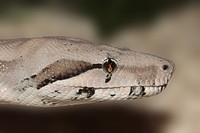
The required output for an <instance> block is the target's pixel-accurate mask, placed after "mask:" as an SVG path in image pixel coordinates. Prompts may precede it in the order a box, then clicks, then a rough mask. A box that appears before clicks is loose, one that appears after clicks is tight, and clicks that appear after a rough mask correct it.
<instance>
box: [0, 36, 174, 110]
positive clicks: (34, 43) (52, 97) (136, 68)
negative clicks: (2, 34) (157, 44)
mask: <svg viewBox="0 0 200 133" xmlns="http://www.w3.org/2000/svg"><path fill="white" fill-rule="evenodd" d="M173 71H174V64H173V63H172V62H171V61H169V60H166V59H164V58H160V57H158V56H155V55H151V54H146V53H141V52H136V51H131V50H127V49H120V48H115V47H111V46H108V45H103V44H98V43H94V42H90V41H87V40H83V39H76V38H68V37H42V38H25V39H11V40H0V101H1V103H5V104H8V103H9V104H19V105H27V106H40V107H47V106H65V105H72V104H81V103H89V102H96V101H103V100H123V99H135V98H141V97H145V96H151V95H155V94H158V93H160V92H161V91H162V90H163V89H164V88H165V87H166V85H167V84H168V81H169V79H170V78H171V76H172V73H173Z"/></svg>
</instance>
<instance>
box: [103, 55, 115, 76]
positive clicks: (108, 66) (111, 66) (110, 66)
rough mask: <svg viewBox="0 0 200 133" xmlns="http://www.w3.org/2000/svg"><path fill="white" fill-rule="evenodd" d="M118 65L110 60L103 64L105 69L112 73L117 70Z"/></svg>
mask: <svg viewBox="0 0 200 133" xmlns="http://www.w3.org/2000/svg"><path fill="white" fill-rule="evenodd" d="M116 67H117V65H116V63H115V62H114V61H112V60H111V59H110V58H109V59H108V60H107V61H106V62H104V63H103V69H104V70H105V71H106V72H108V73H112V72H113V71H114V70H115V69H116Z"/></svg>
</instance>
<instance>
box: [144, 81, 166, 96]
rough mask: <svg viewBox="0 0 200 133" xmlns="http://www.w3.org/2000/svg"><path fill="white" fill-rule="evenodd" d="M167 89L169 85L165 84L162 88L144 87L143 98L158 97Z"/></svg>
mask: <svg viewBox="0 0 200 133" xmlns="http://www.w3.org/2000/svg"><path fill="white" fill-rule="evenodd" d="M166 87H167V84H163V85H160V86H142V88H143V89H142V90H141V91H142V92H143V94H142V95H143V96H151V95H156V94H159V93H160V92H162V91H163V90H164V89H165V88H166Z"/></svg>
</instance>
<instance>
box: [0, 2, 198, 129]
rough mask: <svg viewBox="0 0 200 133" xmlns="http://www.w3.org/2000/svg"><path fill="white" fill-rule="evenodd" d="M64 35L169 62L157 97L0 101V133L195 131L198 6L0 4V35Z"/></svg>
mask: <svg viewBox="0 0 200 133" xmlns="http://www.w3.org/2000/svg"><path fill="white" fill-rule="evenodd" d="M48 35H50V36H59V35H62V36H71V37H80V38H85V39H88V40H93V41H100V42H106V43H110V44H112V45H119V46H121V47H128V48H130V49H133V50H137V51H143V52H149V53H154V54H157V55H160V56H162V57H166V58H168V59H171V60H173V61H174V62H175V64H176V71H175V73H174V75H173V77H172V80H171V81H170V83H169V85H168V87H167V89H166V90H165V91H164V92H163V93H161V94H160V95H157V96H154V97H149V98H143V99H139V100H133V101H122V102H119V101H116V102H108V103H97V104H90V105H80V106H69V107H62V108H53V109H52V108H50V109H36V108H24V107H13V106H12V107H6V106H5V105H2V106H0V133H12V132H20V133H21V132H37V133H38V132H49V133H51V132H52V133H90V132H91V133H111V132H115V133H118V132H123V133H133V132H137V133H147V132H149V133H199V132H200V78H199V75H200V4H199V1H198V0H197V1H189V0H178V1H174V0H166V1H163V0H152V1H149V0H123V1H122V0H121V1H120V0H107V1H105V0H102V1H94V0H76V1H72V0H71V1H70V0H69V1H65V0H60V1H53V0H50V1H47V0H34V1H31V0H29V1H25V0H20V1H17V2H16V1H14V0H13V1H12V0H10V1H4V0H1V1H0V38H1V39H5V38H6V39H7V38H22V37H36V36H48Z"/></svg>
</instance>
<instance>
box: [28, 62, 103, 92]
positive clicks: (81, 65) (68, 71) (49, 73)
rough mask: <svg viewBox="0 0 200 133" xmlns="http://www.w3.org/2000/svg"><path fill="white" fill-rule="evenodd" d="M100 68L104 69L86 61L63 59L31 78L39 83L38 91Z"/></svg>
mask: <svg viewBox="0 0 200 133" xmlns="http://www.w3.org/2000/svg"><path fill="white" fill-rule="evenodd" d="M99 68H102V65H101V64H90V63H88V62H84V61H71V60H65V59H61V60H58V61H56V62H54V63H52V64H50V65H48V66H46V67H45V68H44V69H42V71H41V72H39V73H38V74H36V75H32V76H31V78H32V79H33V81H34V82H35V83H37V89H40V88H41V87H44V86H45V85H47V84H49V83H53V82H55V81H57V80H63V79H67V78H71V77H74V76H77V75H79V74H81V73H84V72H86V71H88V70H91V69H99Z"/></svg>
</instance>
